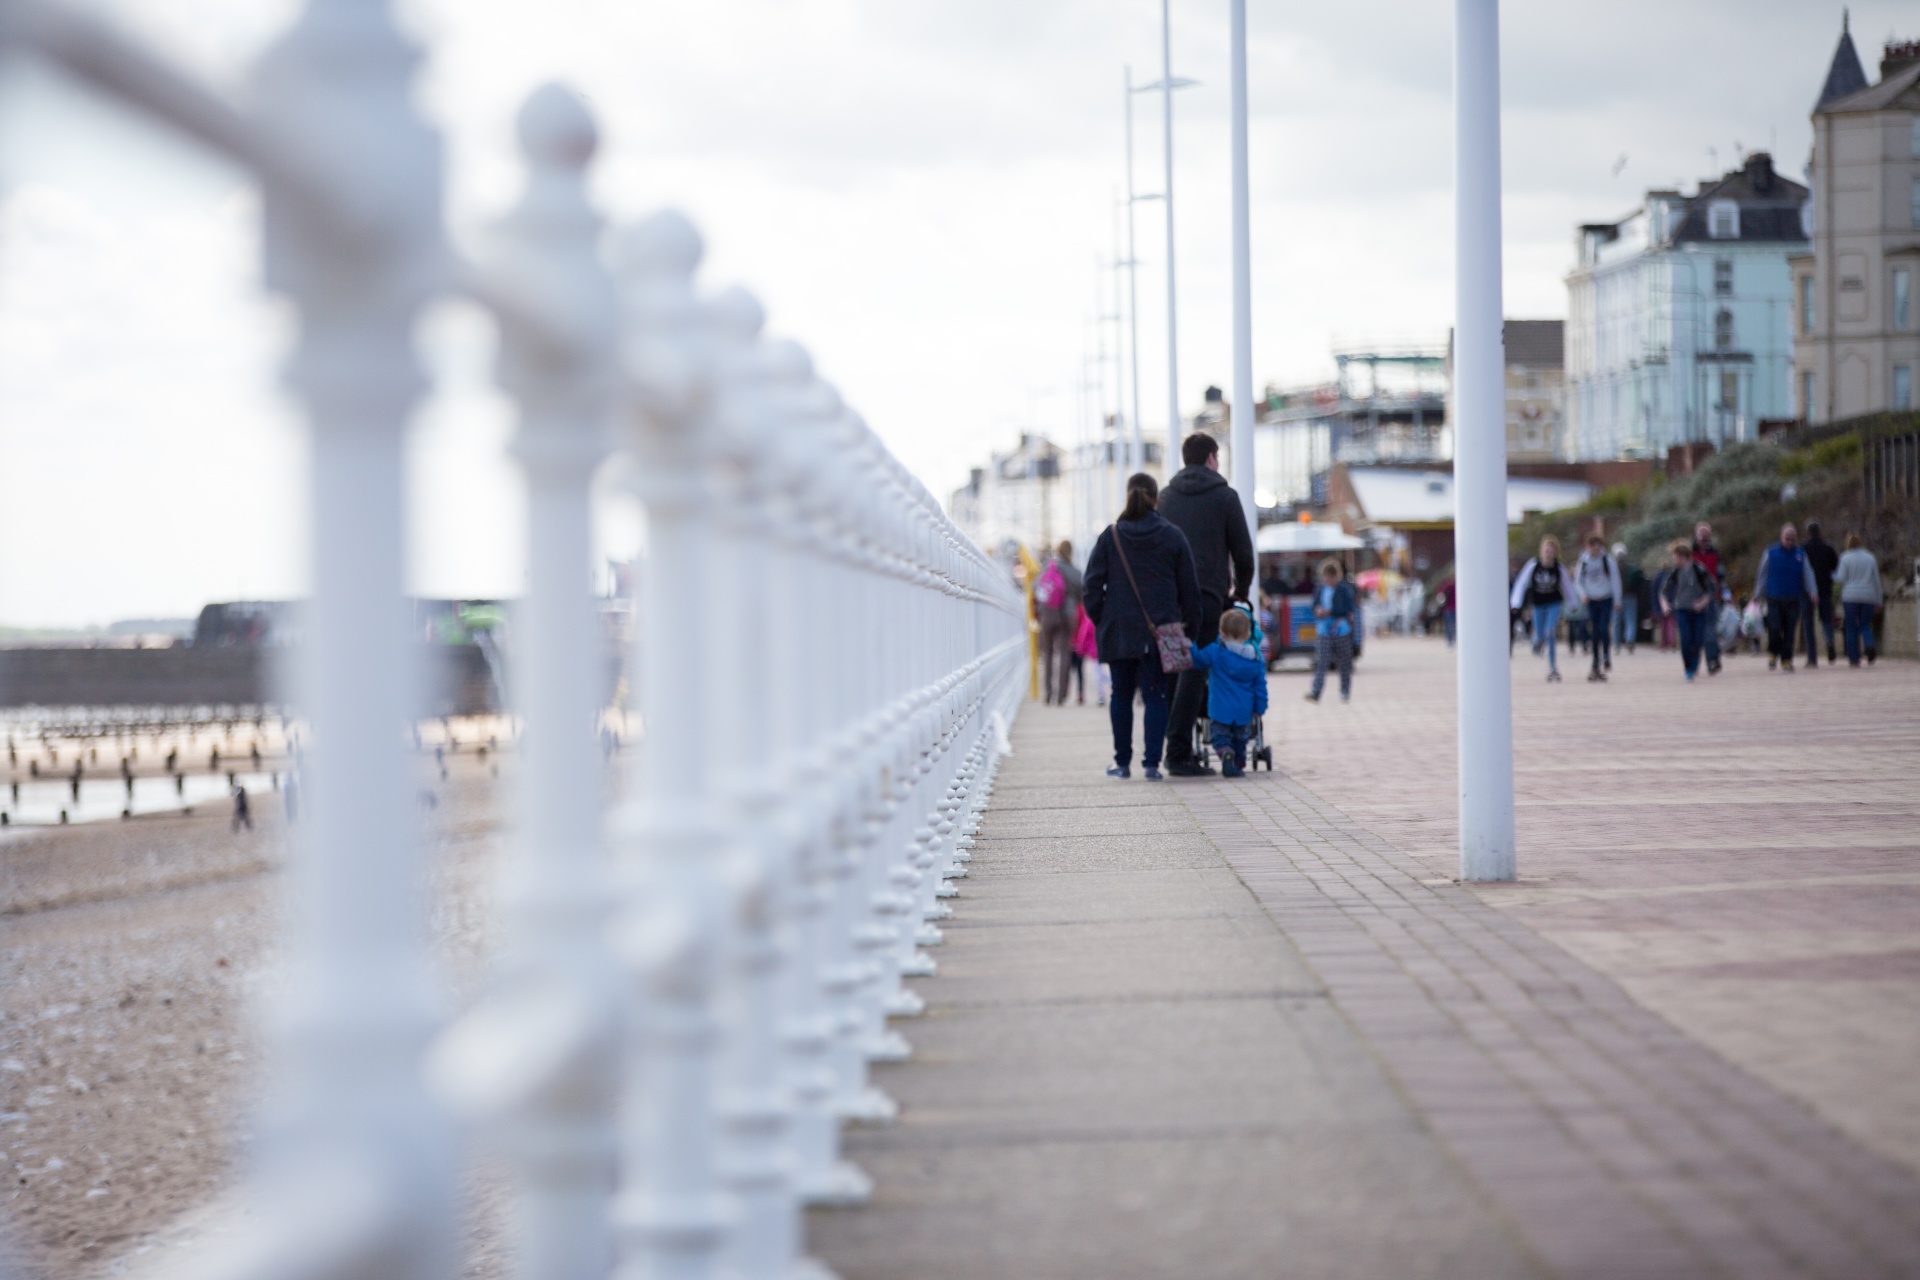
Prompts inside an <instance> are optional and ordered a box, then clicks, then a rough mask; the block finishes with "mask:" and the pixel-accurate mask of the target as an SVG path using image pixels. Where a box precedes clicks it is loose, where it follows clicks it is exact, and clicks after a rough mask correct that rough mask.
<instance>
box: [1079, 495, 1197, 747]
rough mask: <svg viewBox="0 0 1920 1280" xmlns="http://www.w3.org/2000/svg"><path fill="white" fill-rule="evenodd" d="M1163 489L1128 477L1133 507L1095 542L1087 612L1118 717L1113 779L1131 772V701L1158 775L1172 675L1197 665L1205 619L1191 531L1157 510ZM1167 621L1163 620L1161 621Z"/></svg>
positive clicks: (1111, 713) (1109, 709) (1114, 719)
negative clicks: (1116, 567) (1141, 707)
mask: <svg viewBox="0 0 1920 1280" xmlns="http://www.w3.org/2000/svg"><path fill="white" fill-rule="evenodd" d="M1159 497H1160V488H1159V486H1158V485H1157V484H1156V483H1154V479H1153V477H1152V476H1150V475H1147V474H1146V473H1144V472H1142V473H1140V474H1137V475H1135V476H1133V477H1131V478H1130V479H1129V480H1128V481H1127V506H1126V509H1125V510H1124V511H1122V512H1121V513H1120V518H1119V519H1118V520H1116V521H1114V522H1113V524H1111V525H1109V526H1108V527H1107V528H1106V529H1105V530H1104V531H1103V532H1102V533H1101V534H1100V537H1099V539H1098V541H1096V542H1095V543H1094V546H1093V554H1092V555H1091V556H1090V557H1088V559H1087V572H1086V594H1085V598H1084V602H1085V605H1086V610H1087V616H1088V617H1089V618H1091V619H1092V620H1093V624H1094V629H1095V634H1096V639H1097V643H1098V649H1099V654H1100V660H1101V661H1102V662H1104V663H1106V664H1107V666H1108V669H1109V670H1110V671H1111V672H1112V673H1113V696H1112V697H1111V698H1110V699H1109V700H1108V702H1107V712H1108V715H1109V716H1110V717H1111V719H1112V722H1113V760H1114V763H1113V767H1112V768H1110V769H1108V770H1107V775H1108V776H1109V777H1113V778H1127V777H1130V776H1132V769H1131V765H1132V760H1133V698H1134V694H1135V692H1136V691H1137V692H1138V693H1139V694H1140V697H1141V700H1142V701H1143V702H1144V703H1145V707H1146V715H1145V724H1144V726H1143V728H1144V743H1143V749H1142V751H1141V763H1142V764H1143V765H1144V766H1145V776H1146V777H1147V778H1149V779H1158V778H1159V777H1160V759H1161V754H1162V749H1163V748H1164V747H1165V745H1166V732H1167V710H1168V696H1169V693H1170V685H1171V684H1172V682H1171V681H1170V680H1169V679H1168V678H1167V677H1168V675H1169V674H1171V673H1174V672H1178V671H1182V670H1185V669H1186V668H1188V667H1190V666H1191V665H1192V664H1193V656H1192V643H1191V640H1190V639H1189V637H1191V636H1192V635H1193V634H1194V633H1195V632H1196V631H1197V630H1198V629H1199V622H1200V610H1201V596H1200V582H1199V579H1198V577H1197V576H1196V574H1195V572H1194V564H1193V548H1192V547H1191V546H1189V545H1188V543H1187V538H1186V535H1185V534H1183V533H1181V532H1180V530H1178V529H1177V528H1175V527H1174V526H1173V525H1172V524H1171V523H1170V522H1169V521H1167V520H1166V519H1164V518H1163V517H1162V516H1161V515H1160V514H1159V512H1158V511H1156V510H1155V507H1156V506H1157V504H1158V502H1159ZM1115 560H1118V561H1119V562H1120V571H1121V572H1120V575H1119V576H1120V579H1121V580H1122V581H1124V582H1125V584H1126V586H1125V588H1124V589H1123V590H1122V592H1121V594H1123V595H1124V594H1131V595H1132V596H1133V601H1132V602H1131V603H1128V602H1126V601H1124V600H1123V601H1121V602H1120V603H1119V604H1117V605H1115V604H1113V603H1112V600H1113V587H1114V575H1113V573H1112V569H1113V562H1114V561H1115ZM1155 619H1164V621H1155Z"/></svg>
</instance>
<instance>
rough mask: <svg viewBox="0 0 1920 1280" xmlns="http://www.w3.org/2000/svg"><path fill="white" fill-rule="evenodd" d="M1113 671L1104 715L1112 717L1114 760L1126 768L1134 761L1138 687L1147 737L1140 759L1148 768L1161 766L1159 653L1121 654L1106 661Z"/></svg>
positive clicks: (1163, 727)
mask: <svg viewBox="0 0 1920 1280" xmlns="http://www.w3.org/2000/svg"><path fill="white" fill-rule="evenodd" d="M1107 668H1108V670H1110V671H1112V672H1113V696H1112V697H1111V698H1108V699H1107V716H1108V718H1109V719H1111V720H1112V721H1113V762H1114V763H1115V764H1117V765H1119V766H1120V767H1121V768H1123V769H1124V768H1126V767H1127V765H1129V764H1130V763H1132V761H1133V694H1134V691H1135V690H1136V689H1137V690H1139V692H1140V697H1141V699H1142V700H1143V701H1144V702H1145V703H1146V704H1147V713H1146V717H1145V720H1146V724H1145V726H1144V727H1145V732H1146V741H1145V742H1144V743H1143V744H1142V750H1141V752H1140V761H1141V763H1142V764H1144V765H1146V767H1147V768H1149V769H1157V768H1159V767H1160V749H1161V748H1162V747H1163V746H1165V745H1166V741H1167V676H1166V673H1165V672H1163V671H1161V670H1160V658H1159V655H1158V654H1151V653H1150V654H1147V655H1146V656H1145V657H1140V658H1122V659H1120V660H1119V661H1118V662H1109V663H1108V664H1107Z"/></svg>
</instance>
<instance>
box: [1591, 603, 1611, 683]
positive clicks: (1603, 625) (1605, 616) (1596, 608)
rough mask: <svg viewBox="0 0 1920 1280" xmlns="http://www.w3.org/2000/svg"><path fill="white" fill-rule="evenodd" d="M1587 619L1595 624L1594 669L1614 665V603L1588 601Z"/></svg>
mask: <svg viewBox="0 0 1920 1280" xmlns="http://www.w3.org/2000/svg"><path fill="white" fill-rule="evenodd" d="M1587 617H1588V618H1589V619H1591V620H1592V622H1593V669H1594V670H1595V671H1598V670H1600V669H1601V668H1602V667H1610V666H1612V665H1613V601H1611V600H1589V601H1587Z"/></svg>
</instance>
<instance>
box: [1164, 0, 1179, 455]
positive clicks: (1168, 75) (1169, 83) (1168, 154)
mask: <svg viewBox="0 0 1920 1280" xmlns="http://www.w3.org/2000/svg"><path fill="white" fill-rule="evenodd" d="M1171 7H1172V0H1160V123H1161V137H1160V145H1161V156H1162V158H1163V160H1164V162H1165V166H1166V175H1165V179H1164V181H1165V185H1164V187H1163V188H1162V189H1161V194H1162V196H1164V197H1165V199H1166V202H1167V460H1166V468H1167V474H1168V475H1169V476H1171V475H1172V474H1173V473H1174V472H1175V471H1176V470H1178V469H1179V458H1180V336H1179V330H1178V328H1177V326H1176V323H1175V318H1176V313H1177V311H1178V307H1177V306H1176V305H1175V300H1176V298H1177V296H1178V295H1176V293H1175V292H1174V285H1173V91H1174V89H1176V88H1177V87H1179V86H1177V85H1175V84H1174V82H1173V19H1172V16H1171V13H1170V10H1171Z"/></svg>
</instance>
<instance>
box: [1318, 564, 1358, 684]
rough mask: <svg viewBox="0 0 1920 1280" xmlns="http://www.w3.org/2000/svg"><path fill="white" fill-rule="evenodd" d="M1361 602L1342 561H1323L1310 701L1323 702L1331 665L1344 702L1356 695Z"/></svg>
mask: <svg viewBox="0 0 1920 1280" xmlns="http://www.w3.org/2000/svg"><path fill="white" fill-rule="evenodd" d="M1359 603H1360V601H1359V597H1358V596H1356V595H1355V594H1354V590H1353V584H1352V583H1351V582H1348V581H1347V580H1346V574H1345V571H1343V570H1342V569H1341V568H1340V562H1339V561H1338V560H1335V559H1333V558H1332V557H1328V558H1327V559H1325V560H1323V561H1321V562H1320V586H1319V587H1318V588H1317V589H1316V590H1315V591H1314V593H1313V627H1314V641H1313V688H1312V689H1311V690H1310V691H1308V693H1307V701H1308V702H1318V701H1320V691H1321V690H1322V689H1325V688H1326V687H1327V668H1328V667H1334V668H1336V669H1337V670H1338V671H1339V672H1340V701H1342V702H1345V701H1347V700H1348V699H1349V698H1351V697H1352V696H1353V619H1354V613H1355V611H1356V610H1357V609H1358V607H1359Z"/></svg>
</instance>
